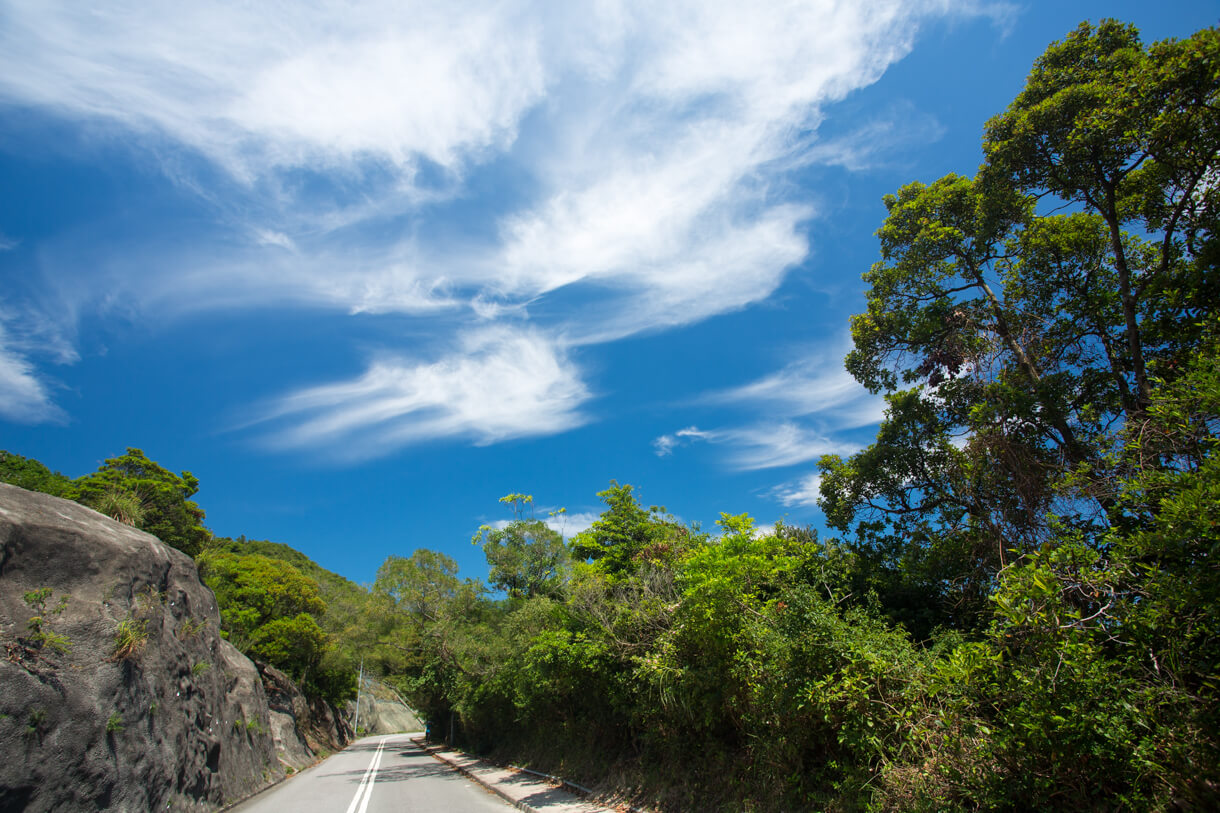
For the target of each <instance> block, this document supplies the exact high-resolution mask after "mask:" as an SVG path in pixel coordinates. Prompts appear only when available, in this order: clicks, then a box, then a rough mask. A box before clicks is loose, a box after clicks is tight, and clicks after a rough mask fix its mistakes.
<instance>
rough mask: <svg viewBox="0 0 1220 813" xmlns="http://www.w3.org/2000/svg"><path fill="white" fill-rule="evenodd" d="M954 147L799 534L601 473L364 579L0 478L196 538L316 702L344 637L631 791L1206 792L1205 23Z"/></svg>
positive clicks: (1045, 93) (115, 483) (161, 475)
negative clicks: (591, 518)
mask: <svg viewBox="0 0 1220 813" xmlns="http://www.w3.org/2000/svg"><path fill="white" fill-rule="evenodd" d="M983 154H984V162H983V164H982V166H981V167H980V168H979V171H978V173H977V174H976V175H974V176H973V177H966V176H961V175H948V176H946V177H943V178H940V179H938V180H930V181H928V180H925V181H919V182H913V183H911V184H909V185H907V186H904V187H902V188H901V189H899V190H897V191H896V192H895V194H893V195H890V196H887V197H886V198H885V205H886V209H887V215H886V218H885V220H884V222H883V223H882V224H880V229H879V231H878V238H879V241H880V259H879V260H878V262H877V263H876V264H875V265H874V266H873V267H872V268H871V269H869V270H868V271H867V272H866V273H865V274H864V280H865V282H866V285H867V305H866V309H865V310H864V312H862V313H861V314H859V315H858V316H856V317H855V318H854V319H853V320H852V323H851V331H852V338H853V349H852V350H851V353H850V354H849V355H848V357H847V359H846V364H847V368H848V369H849V370H850V371H851V373H852V374H853V375H854V376H855V377H856V378H857V379H858V380H859V381H860V382H862V383H863V384H864V385H865V386H867V387H868V388H869V389H870V390H871V391H873V392H874V393H878V394H883V395H884V396H885V398H886V403H887V410H886V414H885V417H884V419H883V421H882V423H881V425H880V428H879V430H878V433H877V436H876V439H875V441H874V442H873V443H872V444H870V445H869V446H868V447H867V448H865V449H863V450H861V451H860V452H858V453H856V454H854V455H851V456H850V457H846V458H841V457H836V456H829V457H825V458H823V459H822V460H821V463H820V466H821V475H822V476H821V497H822V499H821V506H822V508H823V511H824V512H825V515H826V519H827V523H828V527H830V528H831V533H830V534H825V535H822V536H819V534H817V533H815V532H814V531H813V530H811V529H807V528H799V527H790V526H787V525H784V524H783V523H779V524H777V525H775V526H774V528H773V529H771V530H768V531H765V532H764V531H761V530H760V529H759V528H758V527H756V526H755V523H754V521H753V520H752V519H751V518H750V517H748V516H745V515H741V516H731V515H728V514H724V515H722V517H721V520H720V521H719V523H718V527H717V529H716V530H715V531H714V532H706V531H702V530H700V529H698V528H692V527H689V526H686V525H683V524H682V523H680V522H678V521H676V520H675V519H674V518H673V517H671V516H669V515H668V514H666V513H665V511H664V510H663V509H658V508H648V507H645V506H643V505H640V504H639V503H638V501H637V500H636V497H635V492H634V490H633V489H632V487H631V486H629V485H620V484H618V483H617V482H613V481H612V482H611V484H610V486H609V488H607V489H606V490H605V491H603V492H602V493H601V494H600V495H599V496H600V497H601V499H602V500H603V502H604V504H605V510H604V512H603V513H602V514H601V516H600V518H599V519H598V520H597V521H596V522H595V523H593V525H592V527H590V528H589V529H588V530H587V531H584V532H582V533H580V534H577V535H576V536H575V537H574V538H572V539H570V540H565V539H563V538H562V537H560V536H559V535H558V534H557V533H556V532H555V531H553V530H552V529H551V528H550V527H549V526H548V524H547V523H546V522H545V521H544V520H543V519H541V518H538V517H536V516H535V515H534V514H533V510H532V498H531V497H529V496H528V495H526V494H510V495H507V496H506V497H505V498H504V499H503V500H502V502H504V503H505V506H506V509H507V511H508V512H509V520H508V522H507V523H506V524H503V525H502V526H501V525H496V526H484V527H482V528H480V529H478V531H477V532H476V534H475V537H474V541H475V542H476V543H478V544H480V545H481V546H482V548H483V550H484V552H485V554H486V558H487V562H488V565H489V569H490V570H489V576H488V579H487V581H486V582H484V581H482V580H474V579H463V578H462V577H461V576H460V575H459V574H458V572H457V567H456V565H455V563H454V562H453V560H452V559H451V558H449V557H448V556H446V555H444V554H443V553H439V552H435V551H430V550H426V549H418V550H415V551H414V552H412V553H411V555H410V556H409V557H403V556H396V555H392V556H390V557H389V558H387V559H386V561H385V563H384V564H383V565H382V567H381V569H380V571H379V572H378V575H377V579H376V582H375V583H374V584H373V585H370V586H367V587H358V586H355V585H352V584H351V583H350V582H347V581H345V580H343V579H342V578H340V577H337V576H335V575H334V574H329V573H327V572H326V571H324V570H322V569H320V568H318V567H317V566H316V565H314V564H313V563H312V562H310V561H309V560H308V559H306V558H305V557H303V556H301V555H300V554H298V553H296V552H295V551H292V550H291V549H290V548H287V547H285V546H281V545H274V544H272V543H264V542H249V541H245V540H218V539H214V538H212V537H211V535H210V534H209V533H208V532H207V531H206V529H205V527H204V526H203V524H202V523H203V519H204V514H203V512H202V510H201V509H200V508H199V507H198V506H197V505H195V504H194V503H193V502H191V501H190V498H191V496H192V495H193V494H194V492H195V489H196V487H197V485H198V484H197V483H196V482H195V480H194V478H193V477H192V476H191V475H190V474H189V472H183V473H182V474H181V475H174V474H172V473H171V472H167V471H165V470H164V469H162V468H161V467H159V466H157V465H156V464H155V463H153V462H152V461H149V460H148V459H147V458H146V457H145V456H144V455H143V453H142V452H139V451H138V450H134V449H129V450H128V452H127V454H126V455H124V456H121V457H119V458H116V459H114V460H110V461H107V462H106V464H104V465H103V467H102V469H101V470H99V472H96V473H94V474H91V475H87V476H85V477H82V478H79V479H77V480H69V479H68V478H66V477H63V476H61V475H57V474H54V473H52V472H50V471H47V470H46V469H45V467H42V466H40V465H39V464H35V463H34V462H32V461H27V460H24V459H22V458H20V457H18V456H16V455H7V456H4V457H3V459H2V460H0V479H5V480H7V481H9V482H15V483H17V484H18V485H25V486H26V487H27V488H29V487H33V488H41V489H42V490H51V491H52V493H57V492H56V491H54V490H55V489H58V490H59V491H58V493H61V494H63V495H67V496H73V497H74V498H76V499H79V500H81V501H83V502H86V503H87V504H90V505H93V506H95V507H97V508H98V509H99V510H101V511H104V512H106V513H109V514H110V515H112V516H115V517H118V518H120V519H124V521H128V522H130V523H132V524H135V525H138V526H140V527H142V528H147V529H149V530H153V532H154V533H157V534H158V535H159V536H161V538H162V539H163V540H164V541H166V542H167V543H169V544H171V545H174V546H176V547H180V548H182V549H183V550H185V551H188V552H190V553H191V554H192V555H194V556H196V557H197V561H198V562H199V564H200V567H201V569H202V571H203V572H204V574H205V578H206V579H207V580H208V584H209V585H211V586H212V587H213V589H214V590H215V591H216V594H217V597H218V599H219V600H220V603H221V610H222V618H223V623H224V625H225V629H226V631H227V634H228V635H229V636H230V639H231V640H233V641H234V642H235V643H237V644H238V646H240V647H242V648H244V649H245V650H246V651H248V652H251V653H254V654H257V655H258V656H259V657H263V658H265V659H272V660H273V661H274V662H276V663H281V664H285V668H287V669H288V670H289V671H290V672H292V673H293V674H294V675H296V676H298V677H300V678H302V679H303V680H304V681H305V682H306V684H307V685H309V686H311V687H312V690H313V691H316V692H320V693H323V694H326V695H327V696H330V697H342V696H344V694H345V693H350V691H351V689H352V683H351V682H350V676H353V675H354V672H355V667H356V665H357V663H356V661H357V658H358V657H361V656H362V657H363V658H364V663H365V668H366V669H372V670H374V671H375V672H377V673H378V674H381V675H383V676H384V677H385V679H386V680H388V681H390V682H392V683H393V684H394V685H395V686H397V687H398V688H399V689H400V691H402V692H403V693H404V695H405V696H406V697H407V698H409V699H410V700H411V701H412V702H413V703H414V704H415V705H416V706H417V708H419V709H420V710H421V711H422V712H423V713H424V714H425V715H426V716H427V717H428V718H429V719H430V720H431V721H432V722H433V723H434V725H435V730H436V731H439V732H443V733H445V734H446V735H449V736H452V737H453V738H455V739H457V740H458V741H459V742H460V743H461V744H463V745H465V746H466V747H468V748H473V749H476V750H482V751H489V752H492V753H494V754H497V755H499V756H502V757H505V758H509V759H512V760H514V761H517V762H528V763H531V764H535V765H537V766H539V767H543V768H546V769H548V770H549V771H551V772H553V773H561V774H565V775H568V776H571V777H579V778H580V780H582V781H583V782H585V783H588V784H594V785H596V786H598V787H600V788H602V789H607V790H612V791H617V792H619V793H621V794H623V795H626V796H629V797H632V798H633V799H634V800H635V801H637V802H643V803H647V804H650V805H652V806H655V807H657V808H659V809H665V810H695V809H698V810H714V809H725V810H743V809H748V810H978V809H1003V810H1114V809H1131V810H1166V809H1200V810H1203V809H1220V702H1218V701H1220V561H1218V557H1220V458H1218V456H1217V451H1218V448H1217V438H1218V433H1220V307H1218V305H1220V276H1218V274H1217V262H1218V261H1220V243H1218V242H1217V239H1216V230H1217V224H1218V220H1220V184H1218V183H1217V179H1218V178H1220V32H1218V31H1217V30H1216V29H1207V30H1204V31H1200V32H1198V33H1197V34H1195V35H1194V36H1192V37H1190V38H1187V39H1184V40H1171V41H1163V42H1156V43H1151V44H1147V43H1143V42H1142V41H1141V39H1140V37H1139V34H1138V32H1137V31H1135V30H1134V29H1133V28H1132V27H1130V26H1127V25H1124V24H1121V23H1118V22H1113V21H1107V22H1103V23H1102V24H1100V25H1098V26H1096V27H1094V26H1091V25H1087V24H1083V25H1081V26H1080V27H1079V28H1077V29H1076V30H1074V31H1072V32H1069V33H1068V34H1067V36H1066V37H1065V38H1064V39H1063V40H1061V41H1059V42H1056V43H1053V44H1051V45H1050V46H1049V47H1048V48H1047V50H1046V52H1045V53H1044V54H1043V55H1042V56H1041V57H1040V58H1039V59H1038V60H1037V61H1036V62H1035V64H1034V65H1033V67H1032V70H1031V72H1030V75H1029V78H1028V81H1027V82H1026V85H1025V87H1024V88H1023V89H1022V91H1021V92H1020V93H1019V94H1018V95H1017V97H1016V98H1015V99H1014V100H1013V102H1012V103H1011V105H1010V106H1009V107H1008V108H1007V109H1006V110H1004V111H1001V112H999V113H998V114H997V115H996V116H995V117H994V118H992V119H991V120H990V121H988V122H987V124H986V126H985V128H984V132H983ZM154 529H155V530H154ZM472 530H473V529H472ZM447 544H464V540H451V541H449V542H448V543H447Z"/></svg>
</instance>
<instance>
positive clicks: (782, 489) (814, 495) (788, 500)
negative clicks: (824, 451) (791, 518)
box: [768, 472, 822, 508]
mask: <svg viewBox="0 0 1220 813" xmlns="http://www.w3.org/2000/svg"><path fill="white" fill-rule="evenodd" d="M821 485H822V475H821V474H819V473H818V472H814V473H812V474H808V475H806V476H804V477H802V478H800V479H799V480H795V481H793V482H789V483H784V484H783V485H780V486H776V487H775V488H773V489H771V490H770V491H769V492H768V494H769V495H770V496H771V497H774V498H775V499H776V500H778V501H779V502H780V503H782V504H784V505H786V506H788V507H789V508H792V507H794V506H801V507H806V508H816V507H817V504H818V499H819V497H820V496H821V494H820V492H819V491H818V489H819V487H821Z"/></svg>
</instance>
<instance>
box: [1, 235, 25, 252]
mask: <svg viewBox="0 0 1220 813" xmlns="http://www.w3.org/2000/svg"><path fill="white" fill-rule="evenodd" d="M19 245H21V241H20V240H14V239H13V238H11V237H9V236H8V235H6V234H5V233H4V232H0V251H12V250H13V249H15V248H16V247H17V246H19Z"/></svg>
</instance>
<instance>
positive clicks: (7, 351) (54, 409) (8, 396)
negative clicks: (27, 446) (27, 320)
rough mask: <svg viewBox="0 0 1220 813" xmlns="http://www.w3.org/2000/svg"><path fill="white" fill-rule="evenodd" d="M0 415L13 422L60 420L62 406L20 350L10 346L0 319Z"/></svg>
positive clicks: (32, 422) (61, 417) (63, 417)
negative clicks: (53, 397) (59, 405)
mask: <svg viewBox="0 0 1220 813" xmlns="http://www.w3.org/2000/svg"><path fill="white" fill-rule="evenodd" d="M0 417H3V418H4V419H6V420H10V421H13V422H15V423H27V424H38V423H60V422H62V421H64V420H65V418H66V416H65V415H64V412H63V410H61V409H60V408H59V407H58V406H56V405H55V404H54V403H53V402H52V401H51V396H50V394H49V393H48V392H47V387H46V385H45V384H44V383H43V381H42V380H41V379H40V378H39V377H38V375H37V374H36V372H35V370H34V365H33V364H31V363H30V362H29V361H28V360H27V359H26V357H25V356H24V354H22V353H21V352H20V351H19V350H18V349H16V348H14V347H12V346H11V345H10V343H9V341H8V338H7V334H6V332H5V329H4V325H3V323H0Z"/></svg>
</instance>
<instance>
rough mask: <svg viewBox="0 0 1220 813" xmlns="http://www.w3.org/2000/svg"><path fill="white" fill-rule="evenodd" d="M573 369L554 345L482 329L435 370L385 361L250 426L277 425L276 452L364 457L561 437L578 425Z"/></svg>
mask: <svg viewBox="0 0 1220 813" xmlns="http://www.w3.org/2000/svg"><path fill="white" fill-rule="evenodd" d="M589 397H590V396H589V392H588V390H587V389H586V387H585V385H584V383H583V381H582V380H581V377H580V371H579V370H578V369H577V368H576V366H575V365H574V364H573V363H572V362H571V361H570V360H569V359H568V358H567V357H566V355H565V353H564V351H563V349H562V348H561V347H559V346H557V345H556V344H555V343H554V342H553V341H552V340H550V339H548V338H546V337H544V336H542V335H540V334H538V333H536V332H533V331H528V330H509V329H506V328H489V329H485V330H482V331H477V332H474V333H471V334H469V335H467V336H465V337H464V338H463V341H462V344H461V346H460V347H458V348H456V349H455V350H454V352H453V353H452V354H451V355H449V356H447V357H445V358H442V359H441V360H439V361H434V362H419V361H413V360H405V359H394V358H385V359H381V360H378V361H375V362H374V363H373V364H371V365H370V366H369V368H368V369H367V370H366V371H365V372H364V374H362V375H360V376H359V377H357V378H354V379H352V380H350V381H342V382H338V383H334V384H326V385H322V386H318V387H312V388H309V389H305V390H301V391H299V392H296V393H292V394H290V395H288V396H286V397H284V398H282V399H281V400H280V401H278V402H277V403H276V404H275V405H274V406H273V407H272V408H271V409H269V410H268V411H267V412H266V414H265V415H263V416H262V417H261V418H260V419H259V420H258V421H257V423H263V422H267V421H274V422H276V423H277V424H281V426H280V428H278V429H276V430H275V431H274V434H273V435H272V442H273V444H274V445H276V446H279V447H283V448H303V447H307V448H316V447H322V448H326V449H329V450H331V451H332V452H333V453H334V454H335V455H336V456H338V457H341V458H350V459H364V458H370V457H376V456H380V455H384V454H388V453H390V452H392V451H394V450H396V449H398V448H401V447H403V446H406V445H410V444H414V443H420V442H424V441H428V440H433V439H437V438H455V437H456V438H469V439H472V440H473V441H474V442H475V443H476V444H488V443H494V442H497V441H501V440H506V439H509V438H517V437H528V436H536V435H549V434H554V433H557V432H563V431H565V430H568V429H571V428H573V427H575V426H578V425H580V424H582V423H584V422H585V420H586V419H585V417H584V416H583V415H582V414H581V413H580V411H579V408H580V406H581V405H582V404H583V403H584V402H585V401H586V400H588V398H589Z"/></svg>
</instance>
